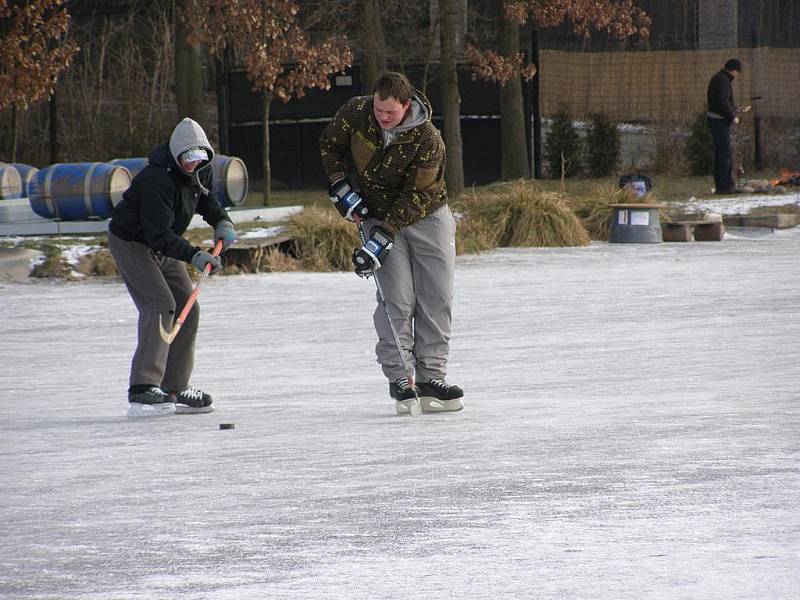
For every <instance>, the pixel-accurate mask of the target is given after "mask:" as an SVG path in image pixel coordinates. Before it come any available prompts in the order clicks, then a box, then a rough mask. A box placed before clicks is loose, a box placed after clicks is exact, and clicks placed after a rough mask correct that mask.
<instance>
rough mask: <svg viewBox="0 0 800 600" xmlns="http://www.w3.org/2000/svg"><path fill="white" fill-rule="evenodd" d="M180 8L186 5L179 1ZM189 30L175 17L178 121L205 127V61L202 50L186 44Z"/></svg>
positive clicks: (182, 0) (184, 2) (183, 0)
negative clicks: (185, 118)
mask: <svg viewBox="0 0 800 600" xmlns="http://www.w3.org/2000/svg"><path fill="white" fill-rule="evenodd" d="M177 4H178V5H179V6H184V5H185V4H186V1H185V0H178V3H177ZM188 33H189V29H188V28H187V27H186V24H184V23H182V22H181V21H180V19H178V18H177V17H175V100H176V103H177V105H178V119H183V118H184V117H191V118H192V119H194V120H195V121H197V122H198V123H200V125H202V126H204V127H205V124H204V120H205V119H204V118H203V61H202V57H201V55H200V48H193V47H192V46H190V45H189V44H188V43H187V42H186V36H187V35H188Z"/></svg>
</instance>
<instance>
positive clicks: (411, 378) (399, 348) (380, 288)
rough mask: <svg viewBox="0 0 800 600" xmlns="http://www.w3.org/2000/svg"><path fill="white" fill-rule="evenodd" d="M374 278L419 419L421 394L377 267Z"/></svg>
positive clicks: (360, 227) (359, 222)
mask: <svg viewBox="0 0 800 600" xmlns="http://www.w3.org/2000/svg"><path fill="white" fill-rule="evenodd" d="M353 220H354V221H355V222H356V225H357V226H358V234H359V235H360V236H361V243H362V244H366V243H367V236H366V234H365V233H364V226H363V224H362V223H363V221H362V220H361V219H360V218H359V217H358V216H357V215H353ZM372 278H373V279H374V280H375V287H377V288H378V298H379V299H380V301H381V306H383V312H384V313H386V320H387V321H389V329H391V330H392V337H393V338H394V345H395V346H396V347H397V353H398V354H399V355H400V360H401V361H402V362H403V370H404V371H405V373H406V379H408V384H409V385H410V386H411V389H412V390H414V399H415V402H414V404H412V405H411V406H409V407H408V412H409V414H410V415H411V416H412V417H418V416H419V415H420V414H421V413H422V408H421V403H420V399H419V394H418V393H417V386H416V385H415V383H414V375H412V373H411V369H410V368H409V366H408V361H407V360H406V355H405V353H404V352H403V346H402V344H401V343H400V336H399V335H398V334H397V329H395V326H394V323H393V322H392V314H391V313H390V312H389V305H388V304H387V303H386V295H385V294H384V293H383V286H382V285H381V282H380V281H379V280H378V274H377V272H376V271H375V267H372Z"/></svg>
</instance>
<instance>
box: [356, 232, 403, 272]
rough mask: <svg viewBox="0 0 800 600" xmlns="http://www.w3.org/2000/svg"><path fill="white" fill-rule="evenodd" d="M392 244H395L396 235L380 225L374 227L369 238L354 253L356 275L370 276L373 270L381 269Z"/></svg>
mask: <svg viewBox="0 0 800 600" xmlns="http://www.w3.org/2000/svg"><path fill="white" fill-rule="evenodd" d="M392 246H394V236H393V235H392V234H391V233H389V231H387V230H386V229H384V228H383V227H381V226H380V225H378V226H376V227H373V229H372V232H371V233H370V237H369V239H368V240H367V241H366V242H365V243H364V245H363V246H361V248H359V249H358V250H356V251H355V252H354V253H353V264H354V265H355V266H356V275H358V276H359V277H369V276H370V275H372V273H373V271H377V270H378V269H380V268H381V263H383V261H385V260H386V255H387V254H389V250H391V249H392Z"/></svg>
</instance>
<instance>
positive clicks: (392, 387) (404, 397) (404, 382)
mask: <svg viewBox="0 0 800 600" xmlns="http://www.w3.org/2000/svg"><path fill="white" fill-rule="evenodd" d="M414 391H415V390H414V388H413V387H411V386H410V385H408V379H407V378H405V377H401V378H400V379H396V380H395V381H390V382H389V395H390V396H391V397H392V398H394V399H395V410H397V414H398V415H411V416H412V417H416V416H417V415H418V414H419V413H420V407H419V402H418V401H417V394H415V393H414ZM416 391H417V392H419V389H417V390H416Z"/></svg>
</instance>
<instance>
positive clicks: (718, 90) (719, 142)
mask: <svg viewBox="0 0 800 600" xmlns="http://www.w3.org/2000/svg"><path fill="white" fill-rule="evenodd" d="M741 72H742V63H741V62H739V60H738V59H736V58H732V59H730V60H729V61H728V62H726V63H725V66H724V67H723V68H722V69H720V71H719V72H717V73H716V74H715V75H714V76H713V77H712V78H711V81H709V82H708V91H707V94H706V95H707V100H708V112H707V113H706V122H707V123H708V127H709V129H711V136H712V138H713V139H714V190H715V193H716V194H735V193H737V191H738V190H737V189H736V182H735V181H734V179H733V146H732V144H731V128H732V127H733V126H734V125H738V124H739V120H740V116H741V114H742V113H743V112H746V111H747V110H748V109H749V107H746V108H744V109H739V108H737V106H736V103H735V102H734V100H733V80H734V79H736V77H737V76H738V75H740V74H741Z"/></svg>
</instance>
